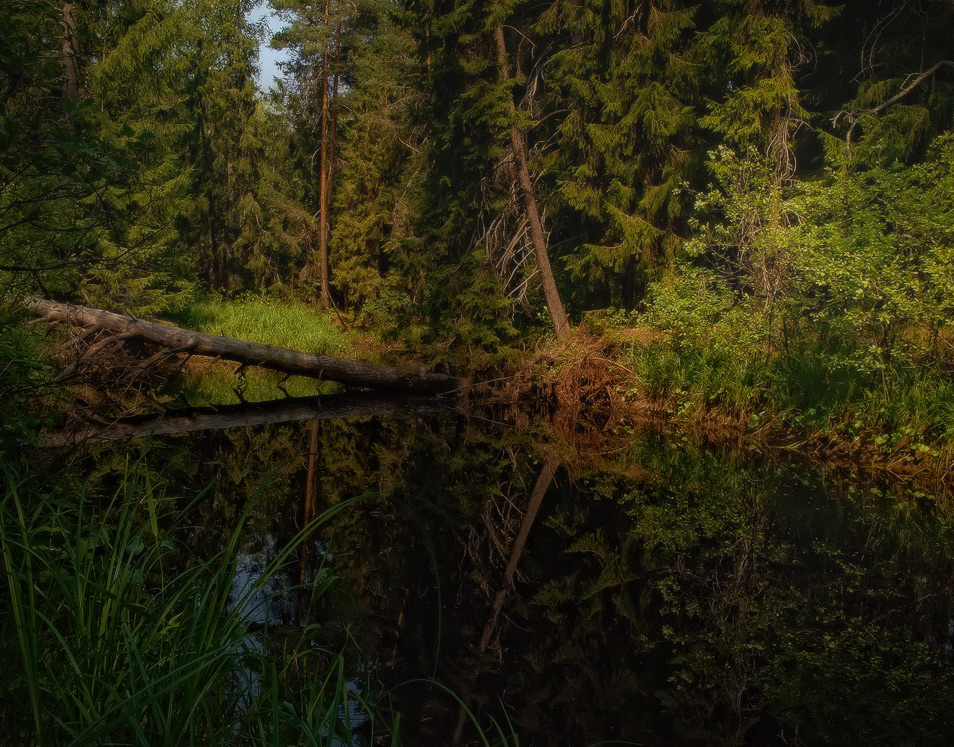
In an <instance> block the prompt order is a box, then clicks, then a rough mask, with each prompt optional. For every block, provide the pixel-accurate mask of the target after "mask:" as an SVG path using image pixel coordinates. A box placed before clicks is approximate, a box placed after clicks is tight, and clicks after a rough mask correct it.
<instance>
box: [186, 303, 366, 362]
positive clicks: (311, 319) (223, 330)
mask: <svg viewBox="0 0 954 747" xmlns="http://www.w3.org/2000/svg"><path fill="white" fill-rule="evenodd" d="M173 321H175V322H176V323H177V324H179V325H180V326H183V327H186V328H188V329H194V330H197V331H199V332H206V333H207V334H212V335H224V336H226V337H237V338H239V339H241V340H249V341H250V342H259V343H263V344H265V345H277V346H279V347H283V348H291V349H292V350H300V351H302V352H305V353H318V354H325V355H342V354H345V353H347V352H348V351H349V350H351V347H352V346H351V342H350V341H349V339H348V337H347V335H346V334H345V333H344V332H342V331H341V330H340V329H338V327H336V326H335V324H334V322H333V320H332V318H331V316H329V315H328V314H327V313H325V312H324V311H321V310H318V309H316V308H315V307H312V306H306V305H305V304H302V303H297V302H291V301H285V302H280V301H273V300H270V299H267V298H246V299H242V300H235V301H229V300H223V299H217V298H208V299H200V300H197V301H194V302H193V303H192V304H190V305H189V306H187V307H186V308H185V309H183V310H182V311H180V312H179V313H177V314H176V315H175V316H174V317H173Z"/></svg>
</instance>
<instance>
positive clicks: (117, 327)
mask: <svg viewBox="0 0 954 747" xmlns="http://www.w3.org/2000/svg"><path fill="white" fill-rule="evenodd" d="M24 307H25V308H26V309H27V311H29V312H31V313H32V314H34V315H36V316H37V317H40V318H42V319H48V320H50V321H58V322H68V323H70V324H75V325H78V326H80V327H86V328H88V329H100V330H103V331H106V332H110V333H112V334H114V335H121V336H122V337H123V338H124V339H128V338H139V339H142V340H145V341H147V342H151V343H154V344H156V345H161V346H163V347H166V348H168V349H169V350H171V351H175V352H177V353H185V354H189V355H203V356H209V357H212V358H221V359H224V360H229V361H236V362H238V363H241V364H243V365H247V366H259V367H261V368H268V369H272V370H274V371H281V372H282V373H287V374H290V375H296V376H308V377H311V378H315V379H330V380H332V381H337V382H340V383H342V384H348V385H350V386H358V387H367V388H369V389H386V390H390V391H404V392H430V393H441V392H452V391H463V390H464V389H465V388H466V387H467V385H468V382H467V381H465V380H463V379H458V378H455V377H453V376H445V375H444V374H437V373H428V372H426V371H404V370H401V369H398V368H394V367H392V366H382V365H378V364H374V363H364V362H363V361H353V360H349V359H347V358H336V357H333V356H330V355H314V354H312V353H302V352H299V351H297V350H289V349H287V348H279V347H275V346H273V345H262V344H260V343H257V342H248V341H246V340H238V339H236V338H234V337H222V336H219V335H208V334H205V333H204V332H195V331H193V330H188V329H183V328H181V327H174V326H171V325H166V324H158V323H156V322H149V321H146V320H145V319H134V318H133V317H129V316H124V315H122V314H114V313H113V312H111V311H103V310H102V309H93V308H90V307H88V306H79V305H77V304H67V303H58V302H56V301H46V300H42V299H30V300H28V301H26V302H25V303H24Z"/></svg>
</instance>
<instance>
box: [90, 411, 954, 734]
mask: <svg viewBox="0 0 954 747" xmlns="http://www.w3.org/2000/svg"><path fill="white" fill-rule="evenodd" d="M313 428H315V434H314V438H312V429H313ZM545 430H546V429H545V428H543V427H540V428H539V430H537V429H535V427H534V426H528V427H526V428H523V429H519V430H518V429H514V428H509V427H504V426H499V425H496V424H494V423H492V422H490V421H488V420H486V419H480V418H467V417H464V416H461V415H458V414H456V413H449V414H445V415H426V416H416V417H384V418H376V417H371V418H368V417H365V418H361V419H355V420H348V421H334V420H325V421H322V422H320V423H317V424H314V425H313V424H312V423H299V424H294V425H284V426H263V427H255V428H237V429H231V430H227V431H219V432H206V433H201V434H193V435H180V436H174V435H171V436H163V437H162V438H155V439H153V441H152V442H151V443H150V444H148V445H145V442H143V441H136V442H131V443H126V444H125V445H120V444H117V443H112V444H104V445H99V446H93V447H90V455H89V457H88V458H93V459H96V460H98V461H99V462H100V463H102V464H106V463H107V462H109V461H110V460H118V459H122V458H126V455H128V454H130V453H135V454H137V455H138V454H139V453H140V451H143V450H144V451H145V456H144V457H143V459H144V460H145V461H146V462H148V463H151V464H155V465H157V467H161V468H162V470H163V471H164V473H165V474H167V475H169V474H172V475H173V478H174V480H175V481H176V482H177V484H176V485H175V486H174V488H173V490H172V492H177V493H181V495H183V496H186V497H191V496H195V495H196V494H197V493H198V492H199V490H200V489H202V488H204V487H206V486H208V491H207V493H206V494H205V495H204V496H203V498H202V499H201V501H200V503H199V506H198V509H197V510H198V512H199V514H200V516H201V526H198V525H197V527H196V530H195V531H196V543H197V544H201V543H208V544H209V546H210V547H212V546H214V545H215V543H216V542H217V541H218V542H221V538H222V537H224V536H226V535H227V534H228V533H229V532H230V531H231V528H232V527H234V525H235V521H236V520H237V518H238V517H239V516H240V514H241V511H242V509H243V507H244V506H245V505H246V502H247V501H248V500H249V498H250V497H251V496H253V495H255V494H256V493H257V492H260V493H261V500H260V503H259V504H258V506H257V508H256V509H255V511H254V512H253V514H252V515H251V518H250V520H249V522H248V526H247V527H246V529H247V530H248V532H249V535H248V536H249V539H248V540H247V547H245V549H244V551H245V552H246V553H247V556H248V558H249V562H248V563H247V564H245V565H244V566H243V571H242V572H243V573H247V574H248V573H250V574H254V565H255V563H264V562H266V560H267V557H268V556H269V554H270V553H271V554H274V552H275V551H276V550H275V548H277V547H280V546H281V545H282V543H283V542H285V541H287V539H288V538H289V537H291V536H292V535H293V534H294V533H295V532H296V531H297V530H298V528H300V526H301V525H302V522H303V520H304V518H305V517H304V514H305V512H306V511H308V512H309V513H311V514H320V513H321V512H322V511H324V510H325V509H326V508H328V507H329V506H335V505H338V504H340V503H341V502H343V501H347V500H349V499H353V498H355V497H357V496H363V497H362V498H360V499H359V500H357V501H356V502H354V503H353V504H352V505H349V506H348V507H347V508H345V509H344V510H342V511H340V512H338V513H336V514H335V515H334V516H333V517H332V518H331V519H330V520H328V521H327V523H325V525H324V526H323V528H322V529H321V531H320V533H319V534H318V535H317V536H316V538H315V539H314V540H313V541H312V542H311V543H309V545H308V552H307V554H306V557H304V558H302V556H301V554H298V555H296V556H295V562H294V563H293V564H292V565H291V567H290V569H289V570H288V572H287V573H286V574H285V577H284V583H285V584H286V585H287V587H294V586H296V585H298V584H299V582H300V581H301V580H302V579H304V580H305V582H306V586H307V585H308V583H311V582H314V581H315V580H316V579H317V580H323V579H326V578H328V576H329V574H333V575H334V576H336V577H337V581H336V582H335V583H334V584H332V585H331V587H330V590H329V591H328V592H327V593H326V594H325V595H324V596H322V597H321V599H320V600H318V601H317V602H314V603H312V602H311V601H309V600H310V599H311V597H310V596H309V594H308V592H307V589H305V590H304V591H303V590H300V589H299V590H294V591H289V592H288V593H286V594H284V595H281V594H280V595H278V596H277V597H276V599H275V601H274V602H273V603H272V606H271V608H270V612H269V616H270V619H271V620H273V623H272V624H274V625H276V626H287V627H289V628H295V627H296V626H297V627H299V628H300V627H301V626H303V625H306V624H313V623H318V624H320V626H321V630H322V631H323V632H322V634H321V635H322V636H325V637H326V638H327V640H329V641H338V642H342V641H343V642H345V643H347V642H350V645H352V646H353V650H354V653H353V654H352V655H350V656H349V661H350V662H352V664H351V666H352V667H353V671H352V672H351V673H350V675H349V676H351V677H352V678H353V682H354V683H360V684H355V685H354V686H355V687H356V688H357V689H360V690H361V692H362V693H363V695H364V696H365V697H366V698H367V699H369V700H370V701H372V702H373V703H374V704H375V707H376V709H378V710H379V711H380V713H383V714H385V715H384V716H383V717H381V718H378V720H377V722H376V723H378V724H381V723H384V724H388V723H393V722H392V721H391V719H393V718H394V714H396V713H400V714H401V717H400V721H399V727H398V728H399V730H400V737H401V743H403V744H406V745H451V744H454V743H455V741H456V743H459V744H479V743H484V742H483V741H482V740H483V738H486V739H487V740H488V742H489V743H495V742H500V741H501V736H500V735H501V733H502V734H503V735H504V737H506V739H507V740H509V741H508V742H507V743H509V744H518V743H519V744H521V745H592V744H601V743H602V744H641V745H670V744H699V745H703V744H751V745H771V744H779V745H781V744H792V745H797V744H806V745H812V744H845V745H860V744H949V743H950V741H951V739H952V735H954V666H952V643H954V640H952V634H954V598H952V591H951V583H952V578H954V532H952V519H951V517H952V513H951V511H950V510H949V509H948V508H947V507H946V503H945V502H944V501H942V500H940V499H935V498H933V497H932V496H928V495H924V494H921V493H917V492H915V491H913V490H910V489H908V488H905V487H904V486H902V485H897V484H891V483H879V484H872V483H861V482H858V481H851V480H846V479H841V480H836V479H834V478H826V477H825V476H823V475H821V474H817V473H815V472H813V471H811V470H810V469H808V468H807V467H804V466H799V465H776V464H765V463H764V462H762V461H761V460H759V459H757V458H753V457H752V455H745V456H744V457H743V456H738V457H737V456H733V455H727V454H719V453H713V452H711V451H706V450H702V449H699V448H695V447H692V446H687V445H685V444H681V443H673V442H667V441H665V440H660V439H658V438H654V437H650V436H647V435H641V434H639V433H633V434H631V435H630V436H629V437H628V438H626V439H625V440H623V441H615V442H614V443H613V444H612V445H606V446H605V447H598V448H592V445H591V448H590V450H589V451H590V455H589V456H588V457H587V458H583V457H580V456H578V455H575V454H574V453H573V451H572V450H571V449H570V448H569V447H567V446H566V445H565V444H563V445H561V444H559V443H554V442H553V441H552V440H548V439H547V438H546V436H545V435H544V434H545ZM535 432H536V433H537V434H538V436H537V437H534V436H532V435H530V434H533V433H535ZM311 443H313V444H314V447H315V448H314V454H315V458H314V464H313V468H312V474H313V480H314V486H313V495H312V498H311V499H310V500H311V502H312V504H313V506H312V507H311V508H310V509H307V508H306V505H305V504H306V494H307V493H308V492H309V491H308V489H307V476H308V461H309V460H308V453H309V450H310V444H311ZM216 537H218V538H219V539H218V540H215V539H214V538H216ZM259 622H261V621H259ZM316 645H318V642H317V637H316ZM322 645H325V644H324V643H322ZM451 693H453V694H451ZM463 706H466V710H465V709H464V707H463ZM468 713H471V714H473V718H474V719H476V720H477V721H478V722H479V724H480V725H481V727H482V728H483V730H484V737H481V735H480V734H479V733H478V731H477V730H476V729H475V727H474V725H473V723H472V719H471V718H470V717H469V716H468ZM387 714H390V715H387ZM494 724H497V725H498V726H499V729H500V731H498V729H497V727H495V726H494ZM375 728H376V729H378V730H379V732H380V729H381V727H380V726H376V727H375ZM381 738H382V739H383V740H384V741H383V742H381V743H386V744H390V743H391V742H390V739H391V737H390V736H382V737H381ZM367 740H368V742H369V743H378V742H379V739H378V737H377V736H369V737H368V738H367Z"/></svg>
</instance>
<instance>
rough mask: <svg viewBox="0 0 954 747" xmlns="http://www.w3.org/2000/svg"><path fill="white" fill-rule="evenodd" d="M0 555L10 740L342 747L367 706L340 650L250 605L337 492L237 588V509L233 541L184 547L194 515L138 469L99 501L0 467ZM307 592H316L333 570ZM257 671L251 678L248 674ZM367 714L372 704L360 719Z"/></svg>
mask: <svg viewBox="0 0 954 747" xmlns="http://www.w3.org/2000/svg"><path fill="white" fill-rule="evenodd" d="M0 469H2V473H3V479H4V482H5V493H4V497H3V499H2V502H0V543H2V555H3V563H4V578H5V582H6V583H5V584H4V587H5V588H4V589H3V591H4V597H5V598H4V599H3V606H4V608H5V614H4V615H3V618H2V641H3V650H4V651H5V652H7V653H13V652H14V651H15V652H16V653H17V654H18V656H14V657H9V658H10V660H9V661H7V662H6V669H7V671H6V673H5V677H4V678H3V684H2V691H3V698H2V703H3V705H2V709H3V713H2V723H3V725H4V729H5V732H6V733H5V737H4V739H6V740H9V742H8V743H11V744H12V743H16V744H35V745H48V744H56V745H59V744H71V745H101V744H133V745H162V744H194V743H201V744H212V745H216V744H275V745H279V744H282V745H285V744H290V743H295V744H331V743H334V744H339V745H349V744H353V743H354V741H355V735H356V733H357V726H358V725H359V724H356V723H355V721H356V719H355V718H354V714H356V713H362V714H366V713H367V710H368V708H367V705H366V704H365V703H363V701H361V699H360V698H358V697H357V696H356V695H355V693H354V692H353V688H352V687H350V686H349V685H348V681H347V678H346V675H345V668H344V663H343V662H344V653H343V652H341V651H337V652H336V651H335V650H334V649H332V650H323V649H321V648H320V647H316V645H315V643H314V641H316V640H318V639H319V638H320V631H319V630H316V629H314V628H309V629H308V630H306V631H302V634H301V635H300V636H298V637H294V638H292V639H289V638H288V637H287V636H285V637H277V636H275V635H274V634H273V632H272V631H270V630H269V629H268V627H267V626H266V629H265V630H263V631H253V630H251V629H250V626H249V624H248V623H247V622H246V617H245V612H244V611H243V610H247V608H248V606H249V605H253V604H256V603H257V602H256V601H255V600H257V599H260V598H261V597H262V595H263V592H264V590H267V589H269V588H270V584H271V582H272V580H273V579H275V578H276V576H277V575H278V574H279V573H280V572H281V570H282V568H283V567H284V566H285V565H286V564H287V563H288V562H289V560H290V559H291V556H292V555H293V554H294V553H295V552H296V551H297V550H298V548H300V547H301V544H302V543H303V542H304V541H305V540H306V539H307V538H308V537H309V536H310V535H311V533H313V532H314V531H315V529H316V528H317V527H318V526H320V524H321V523H322V522H324V521H326V520H327V519H328V518H329V517H330V516H331V515H332V514H333V513H336V512H337V511H341V510H344V508H346V507H347V506H348V505H350V503H351V502H348V501H346V502H344V503H342V504H338V505H336V506H335V507H334V508H333V509H330V510H329V511H328V512H326V513H325V514H324V515H322V516H320V517H318V519H316V520H315V521H314V522H312V523H311V524H309V525H308V526H307V527H306V528H304V529H303V530H302V531H301V532H299V533H298V534H297V535H296V536H295V537H294V538H292V539H291V540H290V541H289V542H288V543H287V544H286V545H285V546H284V547H282V548H281V549H280V550H278V551H277V552H276V554H275V557H274V558H273V559H272V560H271V561H270V562H269V563H268V566H267V568H266V569H265V571H264V572H263V573H262V574H261V575H260V576H259V577H258V578H257V579H255V581H254V583H251V584H249V585H248V586H247V588H245V589H242V590H240V591H239V592H238V593H236V592H235V590H234V589H233V584H232V580H233V578H234V576H235V572H236V563H237V561H238V558H239V557H240V555H241V552H240V543H241V540H242V537H243V534H242V532H241V531H240V530H241V528H242V527H243V526H245V524H246V521H247V519H248V518H249V514H250V511H251V510H252V508H253V507H254V505H255V502H256V500H257V498H256V499H253V500H252V501H251V502H250V504H249V505H248V506H247V507H246V508H245V510H244V511H243V512H242V514H241V516H240V517H239V520H238V522H237V524H236V526H237V529H236V530H235V531H234V532H233V533H232V535H231V537H230V538H229V540H228V542H227V543H226V544H225V546H224V547H223V548H222V549H221V550H219V551H218V552H215V553H214V554H213V555H212V556H211V557H209V558H207V559H204V560H201V559H199V558H197V557H196V556H195V555H194V554H193V553H191V552H189V550H188V547H187V545H186V543H185V541H184V538H185V536H186V533H185V529H186V527H185V524H184V517H185V516H187V515H188V511H184V512H175V513H173V511H172V508H173V503H174V502H173V501H171V500H170V499H167V498H166V497H165V495H164V494H163V492H162V489H161V487H159V486H157V485H155V484H153V483H152V482H150V480H149V479H148V477H146V478H143V477H141V475H140V472H139V471H138V470H136V469H134V468H133V466H128V467H127V469H126V472H125V474H124V475H123V479H122V484H121V486H120V488H119V489H118V490H117V491H116V493H115V495H114V496H113V497H112V499H111V500H110V501H108V502H107V504H106V505H105V506H97V505H95V503H94V502H93V501H92V500H89V499H88V498H87V497H86V496H85V495H84V494H83V492H82V491H79V492H78V494H75V495H73V494H71V491H69V490H63V491H60V492H55V493H42V492H40V491H39V490H37V489H36V488H35V487H33V481H31V480H30V479H28V478H25V477H22V476H21V475H22V474H28V473H26V472H24V471H23V470H22V469H21V470H19V471H18V470H16V469H14V468H13V467H11V466H10V465H9V464H0ZM319 578H321V579H323V580H322V581H321V582H320V583H318V584H317V585H315V586H314V587H313V588H312V589H311V591H312V593H313V594H317V595H320V594H322V593H323V592H324V591H325V590H326V588H327V585H328V584H329V583H331V577H330V575H329V574H327V573H326V574H321V575H320V576H319ZM253 682H256V683H258V686H257V687H253V686H252V683H253ZM362 718H364V720H367V718H370V716H364V717H362Z"/></svg>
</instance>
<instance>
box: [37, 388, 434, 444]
mask: <svg viewBox="0 0 954 747" xmlns="http://www.w3.org/2000/svg"><path fill="white" fill-rule="evenodd" d="M450 409H452V408H451V407H449V405H448V404H447V403H446V402H443V401H442V400H440V399H437V398H435V397H420V396H417V397H408V396H395V395H384V394H377V393H359V394H332V395H322V396H318V397H301V398H297V399H296V398H291V399H286V400H277V401H269V402H259V403H255V404H241V405H225V406H222V407H196V408H193V409H189V410H180V411H178V412H175V411H173V412H169V413H166V414H164V415H148V416H139V417H134V418H123V419H121V420H117V421H115V422H113V423H102V424H100V423H89V424H84V425H82V426H79V427H74V428H67V429H64V430H62V431H57V432H54V433H50V434H47V436H46V437H45V439H44V441H43V443H42V445H43V446H49V447H62V446H75V445H76V444H79V443H82V442H84V441H117V440H124V439H133V438H147V437H149V436H166V435H170V434H173V433H194V432H198V431H209V430H224V429H226V428H241V427H245V426H250V425H274V424H277V423H291V422H298V421H303V420H330V419H345V418H362V417H372V416H385V415H387V416H396V415H403V416H416V415H429V414H434V413H439V412H447V411H448V410H450Z"/></svg>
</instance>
